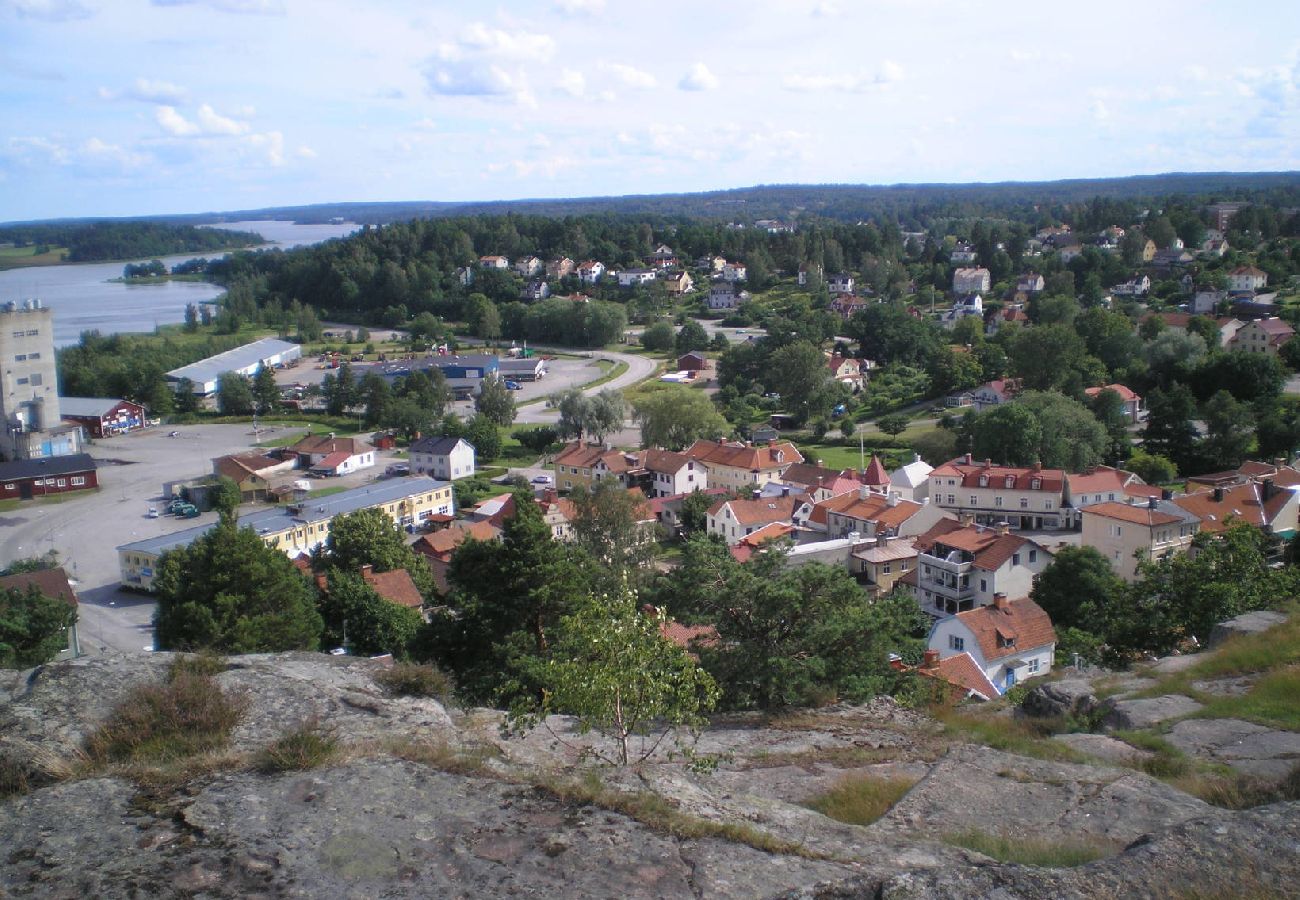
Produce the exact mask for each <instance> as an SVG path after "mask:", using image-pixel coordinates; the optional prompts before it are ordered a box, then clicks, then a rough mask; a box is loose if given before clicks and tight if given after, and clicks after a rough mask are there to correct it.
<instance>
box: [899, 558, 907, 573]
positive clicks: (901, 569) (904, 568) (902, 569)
mask: <svg viewBox="0 0 1300 900" xmlns="http://www.w3.org/2000/svg"><path fill="white" fill-rule="evenodd" d="M898 571H900V572H906V571H907V560H903V563H902V565H900V566H899V567H898Z"/></svg>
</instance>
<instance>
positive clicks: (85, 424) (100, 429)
mask: <svg viewBox="0 0 1300 900" xmlns="http://www.w3.org/2000/svg"><path fill="white" fill-rule="evenodd" d="M59 411H60V414H61V415H62V416H63V421H65V422H72V423H74V424H77V425H80V426H81V427H82V428H84V429H85V431H86V434H88V435H90V437H92V438H106V437H113V436H114V435H118V434H126V433H127V432H128V431H136V430H138V429H140V428H144V427H145V425H146V424H147V423H148V410H146V409H145V408H144V406H142V405H141V404H139V403H132V402H131V401H130V400H122V399H120V398H117V397H60V398H59Z"/></svg>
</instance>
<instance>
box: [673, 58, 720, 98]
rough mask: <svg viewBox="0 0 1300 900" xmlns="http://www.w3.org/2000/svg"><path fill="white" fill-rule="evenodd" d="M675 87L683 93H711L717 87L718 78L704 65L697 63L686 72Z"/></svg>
mask: <svg viewBox="0 0 1300 900" xmlns="http://www.w3.org/2000/svg"><path fill="white" fill-rule="evenodd" d="M677 86H678V87H679V88H681V89H682V90H684V91H711V90H714V89H715V88H716V87H717V86H718V77H717V76H716V75H714V74H713V73H712V72H710V71H709V67H708V66H706V65H705V64H704V63H702V62H697V63H696V64H695V65H693V66H691V67H690V69H689V70H687V72H686V74H685V75H683V76H682V80H681V81H679V82H677Z"/></svg>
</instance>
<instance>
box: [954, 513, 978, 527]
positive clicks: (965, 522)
mask: <svg viewBox="0 0 1300 900" xmlns="http://www.w3.org/2000/svg"><path fill="white" fill-rule="evenodd" d="M957 521H958V522H960V523H961V524H962V527H963V528H969V527H970V526H971V525H974V524H975V513H969V512H964V513H961V514H960V515H958V516H957Z"/></svg>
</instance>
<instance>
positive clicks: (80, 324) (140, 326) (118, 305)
mask: <svg viewBox="0 0 1300 900" xmlns="http://www.w3.org/2000/svg"><path fill="white" fill-rule="evenodd" d="M212 227H213V228H226V229H231V230H234V231H256V232H257V233H258V234H260V235H262V237H264V238H266V239H267V240H268V241H270V242H271V243H270V244H269V245H264V246H268V247H281V248H283V249H286V250H287V249H289V248H291V247H301V246H304V245H307V244H317V243H320V242H321V241H326V240H329V239H330V238H336V237H344V236H346V235H349V234H351V233H352V232H354V231H356V230H358V229H359V228H360V227H361V226H360V225H357V224H356V223H354V222H343V223H338V224H334V223H329V224H312V225H299V224H297V223H294V222H280V221H264V222H223V223H222V224H220V225H214V226H212ZM201 255H203V254H195V253H184V254H181V255H179V256H164V257H162V261H163V263H165V264H166V265H167V266H168V267H170V266H173V265H175V264H176V263H181V262H185V261H186V260H187V259H193V258H194V257H195V256H201ZM208 255H214V254H208ZM135 261H136V260H132V262H135ZM125 265H126V263H125V262H111V263H78V264H75V265H64V266H33V267H31V268H28V269H10V270H9V271H7V272H0V302H3V301H6V300H23V299H26V298H28V297H36V298H38V299H40V300H41V301H42V302H43V303H44V304H45V305H46V306H48V307H50V308H51V309H53V310H54V345H55V346H56V347H64V346H67V345H68V344H75V343H77V341H78V340H79V339H80V337H81V332H83V331H89V330H92V329H98V330H99V331H100V332H102V333H104V334H113V333H116V332H122V331H145V332H149V331H153V330H154V329H155V328H156V327H158V326H159V325H171V324H175V323H177V322H183V321H185V307H186V306H188V305H189V304H191V303H202V302H203V301H205V300H212V299H214V298H216V297H217V296H219V295H220V294H221V288H219V287H218V286H217V285H215V284H205V283H203V282H194V281H168V282H164V283H162V284H122V283H114V282H112V281H110V279H113V278H121V277H122V267H123V266H125Z"/></svg>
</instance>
